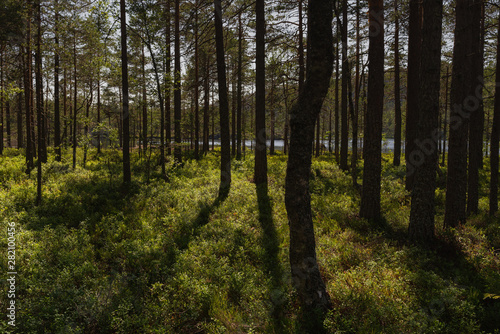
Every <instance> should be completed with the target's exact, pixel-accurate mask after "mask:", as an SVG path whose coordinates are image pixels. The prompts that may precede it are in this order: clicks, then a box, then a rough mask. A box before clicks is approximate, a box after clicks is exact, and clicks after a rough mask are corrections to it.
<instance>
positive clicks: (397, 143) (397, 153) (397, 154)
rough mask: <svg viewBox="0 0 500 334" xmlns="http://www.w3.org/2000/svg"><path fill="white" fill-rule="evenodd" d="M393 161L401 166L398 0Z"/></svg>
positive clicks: (395, 10)
mask: <svg viewBox="0 0 500 334" xmlns="http://www.w3.org/2000/svg"><path fill="white" fill-rule="evenodd" d="M394 13H395V16H396V18H395V22H394V25H395V31H394V104H395V105H394V114H395V115H394V118H395V122H394V123H395V124H394V160H393V165H394V166H399V165H400V164H401V123H402V120H401V85H400V71H399V8H398V0H394Z"/></svg>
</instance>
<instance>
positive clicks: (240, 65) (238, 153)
mask: <svg viewBox="0 0 500 334" xmlns="http://www.w3.org/2000/svg"><path fill="white" fill-rule="evenodd" d="M237 75H238V83H237V86H238V87H237V89H238V93H237V97H236V103H237V105H236V119H237V120H236V132H237V139H236V141H237V142H236V160H241V108H242V102H243V101H242V90H243V25H242V23H241V9H240V12H239V13H238V73H237ZM243 145H244V143H243Z"/></svg>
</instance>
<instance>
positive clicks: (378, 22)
mask: <svg viewBox="0 0 500 334" xmlns="http://www.w3.org/2000/svg"><path fill="white" fill-rule="evenodd" d="M383 4H384V2H383V0H369V1H368V5H369V22H370V37H369V49H368V62H369V69H368V70H369V73H368V110H367V112H366V117H365V145H364V156H365V163H364V169H363V192H362V195H361V210H360V216H361V217H362V218H367V219H371V220H379V219H380V218H381V216H380V181H381V177H380V173H381V170H382V164H381V155H382V150H381V149H382V148H381V141H382V113H383V109H384V6H383Z"/></svg>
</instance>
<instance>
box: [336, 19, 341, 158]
mask: <svg viewBox="0 0 500 334" xmlns="http://www.w3.org/2000/svg"><path fill="white" fill-rule="evenodd" d="M340 34H341V32H340V25H339V24H338V19H337V28H336V38H335V160H336V161H337V163H340V145H339V144H340V124H339V123H340V104H339V80H340V79H339V73H340V57H339V48H340V46H339V40H340Z"/></svg>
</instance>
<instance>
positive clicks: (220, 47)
mask: <svg viewBox="0 0 500 334" xmlns="http://www.w3.org/2000/svg"><path fill="white" fill-rule="evenodd" d="M258 1H259V0H258ZM258 1H257V2H258ZM214 7H215V44H216V53H217V79H218V83H219V115H220V135H221V138H220V141H221V168H220V186H219V197H220V198H226V197H227V196H228V195H229V190H230V188H231V143H230V138H229V100H228V97H227V87H226V62H225V59H224V35H223V29H222V6H221V1H220V0H214Z"/></svg>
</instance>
